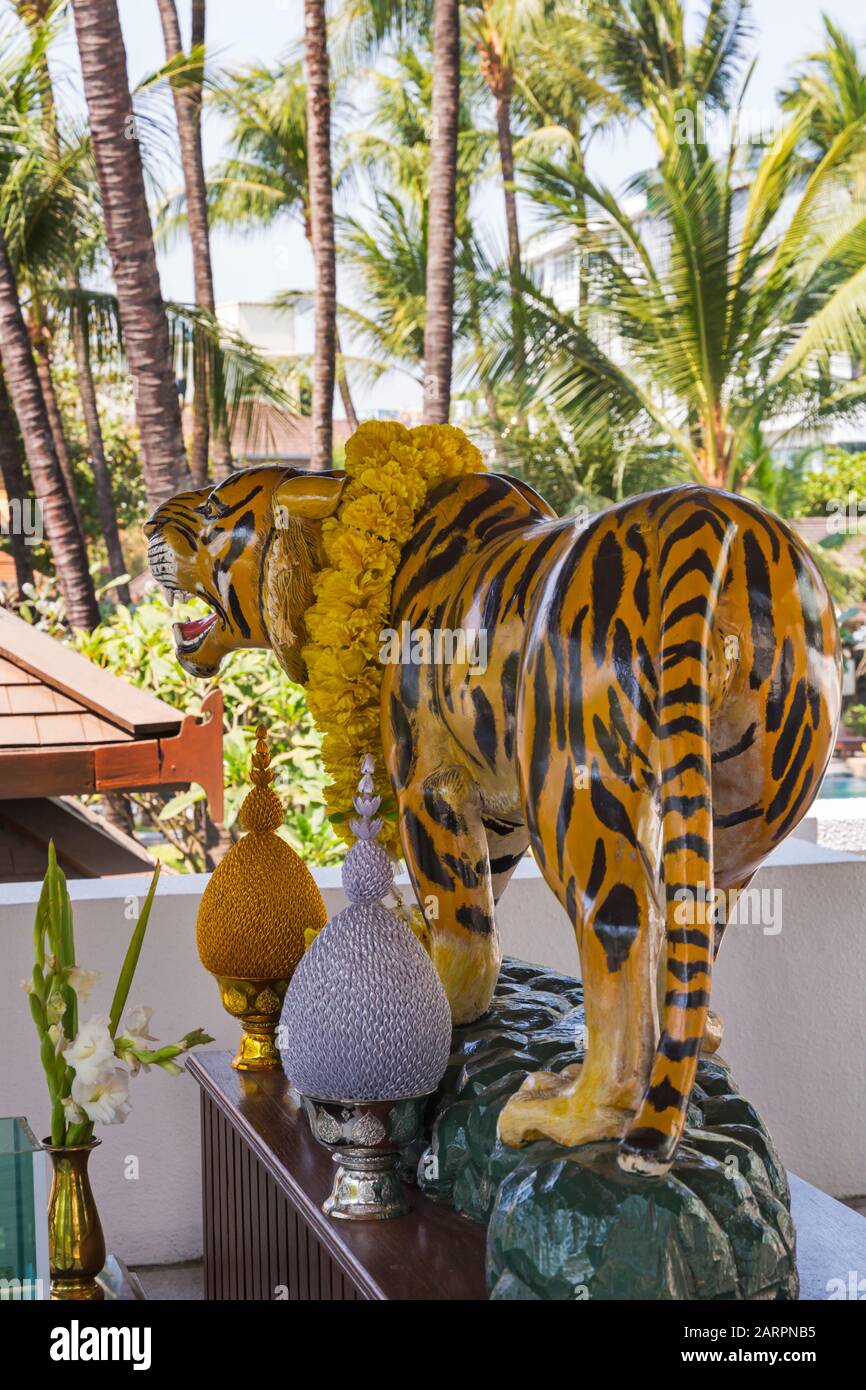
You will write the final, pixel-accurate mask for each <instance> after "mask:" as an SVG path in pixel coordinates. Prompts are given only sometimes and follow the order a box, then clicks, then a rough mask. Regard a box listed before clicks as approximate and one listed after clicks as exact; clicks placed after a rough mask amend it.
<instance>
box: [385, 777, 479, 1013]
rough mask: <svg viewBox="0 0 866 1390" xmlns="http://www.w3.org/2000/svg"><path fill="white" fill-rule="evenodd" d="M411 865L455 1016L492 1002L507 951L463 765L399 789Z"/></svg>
mask: <svg viewBox="0 0 866 1390" xmlns="http://www.w3.org/2000/svg"><path fill="white" fill-rule="evenodd" d="M397 803H398V809H399V818H400V837H401V840H402V843H403V851H404V854H405V856H406V866H407V868H408V870H409V876H410V878H411V880H412V885H413V887H414V889H415V894H416V896H417V898H418V902H419V904H420V905H421V908H422V911H423V912H424V916H425V919H426V922H427V926H428V929H429V932H430V955H431V959H432V961H433V964H434V965H435V967H436V970H437V972H438V975H439V978H440V979H441V981H442V984H443V986H444V989H445V993H446V994H447V996H448V1002H449V1004H450V1005H451V1013H452V1016H453V1018H454V1022H455V1023H456V1024H460V1023H471V1022H472V1021H473V1019H476V1018H479V1017H480V1015H481V1014H483V1013H484V1012H485V1010H486V1009H487V1008H488V1006H489V1004H490V1000H491V998H492V996H493V991H494V989H495V988H496V981H497V980H498V978H499V967H500V964H501V961H502V955H501V951H500V947H499V938H498V937H497V934H496V927H495V923H494V881H493V877H492V875H491V872H490V859H489V854H488V845H487V835H486V831H485V828H484V823H483V821H482V813H481V798H480V795H479V792H478V788H477V787H476V786H475V784H474V783H473V782H472V780H471V778H470V777H469V776H468V774H467V773H466V772H465V771H464V770H463V769H462V768H460V767H449V768H439V769H437V770H436V771H433V772H427V774H426V775H425V770H424V767H423V762H421V760H419V764H418V769H417V773H416V777H415V778H414V779H413V781H412V783H411V784H410V785H408V786H404V787H402V788H401V789H399V790H398V791H397Z"/></svg>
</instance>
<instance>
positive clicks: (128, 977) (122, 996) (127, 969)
mask: <svg viewBox="0 0 866 1390" xmlns="http://www.w3.org/2000/svg"><path fill="white" fill-rule="evenodd" d="M160 867H161V866H160V865H159V864H157V866H156V868H155V869H154V871H153V878H152V879H151V880H150V887H149V888H148V890H147V897H146V898H145V900H144V906H143V907H142V909H141V912H140V913H139V916H138V921H137V922H136V924H135V930H134V931H133V933H132V939H131V941H130V943H129V946H128V947H127V950H126V956H125V958H124V961H123V966H122V968H121V971H120V978H119V979H118V981H117V989H116V990H115V991H114V998H113V999H112V1001H111V1013H110V1015H109V1020H108V1030H109V1032H110V1033H111V1036H112V1037H114V1036H115V1035H116V1033H117V1028H118V1025H119V1023H120V1018H121V1015H122V1013H123V1010H124V1009H125V1007H126V1001H127V999H128V997H129V990H130V987H131V985H132V977H133V975H134V974H135V967H136V966H137V965H138V958H139V956H140V955H141V948H142V946H143V944H144V933H145V932H146V931H147V923H148V919H149V917H150V909H151V907H152V905H153V896H154V893H155V892H156V885H157V882H158V880H159V871H160Z"/></svg>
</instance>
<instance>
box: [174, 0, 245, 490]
mask: <svg viewBox="0 0 866 1390" xmlns="http://www.w3.org/2000/svg"><path fill="white" fill-rule="evenodd" d="M157 3H158V5H159V17H160V20H161V21H162V34H163V39H164V41H165V56H166V58H167V59H171V58H174V57H176V56H177V55H178V54H179V53H182V52H183V45H182V42H181V36H180V24H179V22H178V17H177V7H176V5H175V3H174V0H157ZM204 36H205V0H193V12H192V35H191V38H192V48H193V49H196V48H199V47H201V46H202V45H203V44H204ZM172 94H173V96H174V111H175V117H176V119H177V130H178V136H179V140H180V158H181V166H182V168H183V182H184V188H185V190H186V216H187V225H188V227H189V239H190V244H191V246H192V269H193V286H194V294H195V302H196V304H197V305H198V306H199V308H200V309H206V310H207V311H208V313H209V314H213V312H214V288H213V265H212V262H211V254H210V230H209V227H208V215H207V187H206V184H205V175H204V159H203V156H202V145H201V102H202V84H201V83H200V82H195V83H193V82H191V81H189V79H188V78H187V79H185V80H184V81H183V82H182V83H179V82H175V83H173V84H172ZM194 386H195V395H194V397H193V433H192V447H191V449H190V472H191V473H192V477H193V482H194V484H195V485H196V487H200V486H202V484H203V483H205V482H206V481H207V476H208V447H209V437H210V409H209V402H208V394H207V393H208V381H207V372H206V371H205V370H204V369H203V368H200V369H199V370H198V371H197V372H196V374H195V383H194ZM214 472H215V473H219V474H220V475H221V476H223V477H225V476H226V475H227V474H228V473H230V472H231V449H230V448H229V442H228V434H227V431H226V429H225V426H223V427H222V428H219V429H217V430H215V432H214Z"/></svg>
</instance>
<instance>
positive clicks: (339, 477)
mask: <svg viewBox="0 0 866 1390" xmlns="http://www.w3.org/2000/svg"><path fill="white" fill-rule="evenodd" d="M347 482H348V479H347V477H346V475H345V473H297V474H295V476H294V477H293V478H286V479H285V480H284V481H283V482H282V483H279V484H278V485H277V487H276V488H275V489H274V516H275V518H276V519H277V524H278V525H279V519H280V508H282V509H283V510H284V511H285V513H286V514H287V516H294V517H305V518H306V519H307V520H309V521H321V520H322V519H323V518H324V517H326V516H332V515H333V514H334V512H335V511H336V510H337V508H338V506H339V505H340V496H341V494H342V491H343V488H344V487H345V486H346V483H347Z"/></svg>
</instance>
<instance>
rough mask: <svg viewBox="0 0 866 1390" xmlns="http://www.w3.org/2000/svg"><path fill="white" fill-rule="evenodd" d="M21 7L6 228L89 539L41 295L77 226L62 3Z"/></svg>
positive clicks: (61, 456)
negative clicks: (66, 147) (56, 59)
mask: <svg viewBox="0 0 866 1390" xmlns="http://www.w3.org/2000/svg"><path fill="white" fill-rule="evenodd" d="M15 8H16V11H17V13H18V15H19V17H20V18H21V19H22V20H23V21H24V23H25V25H26V27H27V32H28V39H29V48H28V49H27V50H26V51H24V52H22V51H21V49H20V46H19V45H18V44H15V43H12V44H10V45H9V50H8V53H7V54H6V55H4V56H5V61H4V63H3V71H2V79H0V81H2V91H3V109H4V124H5V126H6V140H5V144H6V148H7V159H6V160H4V164H5V167H4V170H3V184H4V191H3V224H4V230H5V232H6V244H7V250H8V251H9V254H10V256H11V258H12V262H13V265H14V268H15V272H16V278H17V280H18V283H19V287H24V288H25V289H26V301H27V308H26V318H27V323H28V328H29V332H30V337H31V340H32V343H33V350H34V353H35V357H36V369H37V372H38V374H39V382H40V385H41V387H42V394H43V396H44V398H45V407H46V410H47V412H48V420H49V423H50V425H51V433H52V435H53V436H54V448H55V451H56V453H57V458H58V460H59V463H60V467H61V470H62V472H63V477H64V479H65V482H66V488H67V492H68V493H69V497H70V500H71V504H72V509H73V512H74V514H75V521H76V524H77V525H78V527H79V529H81V530H82V535H83V527H82V520H81V511H80V508H79V505H78V494H77V490H76V486H75V477H74V474H73V470H72V461H71V458H70V454H69V448H68V445H67V441H66V435H65V431H64V428H63V419H62V416H61V412H60V406H59V404H58V401H57V393H56V391H55V389H54V377H53V371H52V356H53V340H54V334H53V329H52V325H51V323H50V322H49V319H48V316H47V314H46V312H45V305H44V303H43V301H42V298H41V295H40V292H39V280H40V275H41V272H42V270H43V269H44V262H45V260H46V246H45V243H47V244H48V247H49V248H50V252H52V253H54V256H55V258H56V253H57V251H58V237H57V232H58V229H59V228H60V227H61V226H65V228H66V231H67V232H68V219H70V218H72V219H74V220H77V219H76V213H75V208H74V206H72V204H71V201H70V197H69V194H70V187H69V174H70V171H71V167H72V165H71V163H70V159H69V156H68V154H67V153H66V152H64V156H63V157H61V150H60V140H59V133H58V127H57V112H56V109H55V106H54V95H53V90H52V85H51V73H50V69H49V67H48V45H49V43H50V40H51V38H52V37H53V35H54V32H55V28H56V26H55V24H54V12H55V11H56V10H57V8H58V5H57V0H16V3H15ZM74 159H75V155H73V160H74ZM10 218H14V219H15V220H16V223H17V226H16V227H15V229H14V230H13V229H11V228H10V225H9V222H10Z"/></svg>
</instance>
